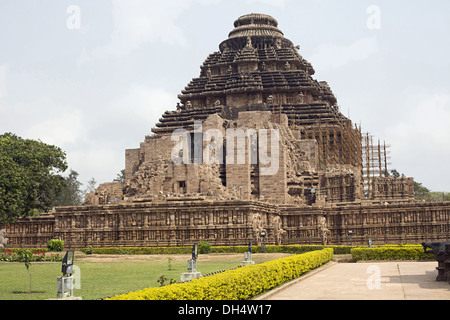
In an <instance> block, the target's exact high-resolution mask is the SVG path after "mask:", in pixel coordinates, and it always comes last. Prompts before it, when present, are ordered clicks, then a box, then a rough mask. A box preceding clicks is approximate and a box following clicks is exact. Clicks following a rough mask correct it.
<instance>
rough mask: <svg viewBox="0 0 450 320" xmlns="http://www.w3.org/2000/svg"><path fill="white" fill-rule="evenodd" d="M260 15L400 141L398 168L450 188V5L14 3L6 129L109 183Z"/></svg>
mask: <svg viewBox="0 0 450 320" xmlns="http://www.w3.org/2000/svg"><path fill="white" fill-rule="evenodd" d="M252 12H254V13H265V14H269V15H271V16H273V17H274V18H275V19H277V20H278V22H279V28H280V29H281V30H282V31H283V32H284V34H285V36H286V37H287V38H288V39H290V40H292V42H293V43H294V44H295V45H300V46H301V49H300V53H301V55H302V56H303V57H304V58H305V59H306V60H308V61H309V62H311V63H312V65H313V66H314V68H315V70H316V74H315V75H314V77H315V78H316V79H317V80H319V81H327V82H328V83H329V85H330V87H331V89H332V90H333V92H334V93H335V95H336V96H337V98H338V103H339V105H340V108H341V111H342V112H343V113H344V114H345V115H350V118H351V119H352V120H353V122H354V123H358V124H360V123H361V125H362V128H363V131H368V132H370V133H371V134H373V135H374V136H375V138H376V139H380V140H381V141H384V140H385V141H386V143H387V144H389V145H391V148H390V151H391V152H390V155H391V163H392V165H391V169H392V168H395V169H397V170H398V171H399V172H400V173H404V174H405V175H407V176H410V177H414V178H415V179H416V181H418V182H421V183H423V185H425V186H426V187H428V188H430V189H432V190H433V191H450V183H449V181H450V170H449V169H448V167H449V163H448V162H449V160H450V125H449V123H450V76H449V75H450V40H449V39H450V35H449V34H450V19H449V17H448V16H449V13H450V2H449V1H448V0H432V1H411V0H409V1H402V0H396V1H381V0H380V1H378V0H372V1H364V0H342V1H337V0H315V1H314V0H308V1H306V0H305V1H299V0H281V1H275V0H227V1H225V0H165V1H153V0H112V1H106V0H71V1H65V0H58V1H55V0H39V1H34V0H1V1H0V45H1V49H0V133H4V132H13V133H15V134H17V135H19V136H21V137H23V138H29V139H41V140H42V141H43V142H46V143H49V144H54V145H57V146H59V147H61V148H62V149H63V150H65V151H66V153H67V159H68V163H69V166H70V168H72V169H73V170H75V171H77V172H78V173H79V174H80V177H79V180H80V181H81V182H82V183H84V184H85V185H86V183H87V181H88V180H89V179H90V178H91V177H94V178H95V179H96V180H97V181H98V182H99V183H102V182H110V181H112V180H113V179H114V178H115V177H116V175H117V174H118V173H119V172H120V170H121V169H123V168H124V167H125V149H130V148H138V147H139V143H140V142H141V141H143V140H144V138H145V136H146V135H149V134H150V133H151V128H152V127H154V125H155V123H156V122H157V121H158V119H159V118H160V117H161V115H162V113H164V111H166V110H175V106H176V103H177V101H178V99H177V95H178V94H180V93H181V90H182V89H184V87H185V86H186V85H187V84H188V83H189V81H190V80H191V79H192V78H194V77H198V76H199V74H200V65H201V64H202V63H203V61H204V60H205V59H206V57H207V56H208V55H209V54H210V53H213V52H215V51H218V50H219V49H218V46H219V44H220V42H222V41H223V40H225V39H226V38H227V37H228V33H229V32H230V31H231V30H232V29H233V22H234V21H235V20H236V19H237V18H238V17H240V16H242V15H244V14H247V13H252Z"/></svg>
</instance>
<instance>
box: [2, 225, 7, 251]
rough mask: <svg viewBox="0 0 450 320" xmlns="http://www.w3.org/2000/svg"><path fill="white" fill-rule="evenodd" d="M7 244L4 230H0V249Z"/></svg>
mask: <svg viewBox="0 0 450 320" xmlns="http://www.w3.org/2000/svg"><path fill="white" fill-rule="evenodd" d="M7 244H8V238H7V237H6V230H5V229H2V230H0V248H5V247H6V245H7Z"/></svg>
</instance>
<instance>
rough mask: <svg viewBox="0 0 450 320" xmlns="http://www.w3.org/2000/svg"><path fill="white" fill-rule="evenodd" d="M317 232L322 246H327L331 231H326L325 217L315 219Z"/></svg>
mask: <svg viewBox="0 0 450 320" xmlns="http://www.w3.org/2000/svg"><path fill="white" fill-rule="evenodd" d="M317 230H318V234H319V237H320V238H321V239H322V244H323V245H327V244H328V238H329V236H330V234H331V231H330V230H329V229H328V223H327V218H326V217H325V216H319V217H317Z"/></svg>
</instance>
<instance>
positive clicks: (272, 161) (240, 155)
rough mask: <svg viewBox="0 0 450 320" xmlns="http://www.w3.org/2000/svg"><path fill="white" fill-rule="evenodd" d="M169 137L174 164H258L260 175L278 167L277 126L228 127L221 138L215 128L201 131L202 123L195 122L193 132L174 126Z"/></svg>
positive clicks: (278, 134) (219, 132)
mask: <svg viewBox="0 0 450 320" xmlns="http://www.w3.org/2000/svg"><path fill="white" fill-rule="evenodd" d="M224 138H225V140H226V142H224ZM171 139H172V141H174V142H176V145H175V146H174V148H173V149H172V153H171V158H172V162H173V163H174V164H209V165H212V164H224V163H225V164H227V165H233V164H246V163H250V164H252V165H256V164H259V165H260V175H264V176H267V175H275V174H276V173H277V172H278V169H279V163H280V162H279V157H280V133H279V130H278V129H259V130H256V129H246V130H244V129H242V128H236V129H231V128H229V129H227V130H226V131H225V137H224V135H223V133H222V131H220V130H219V129H208V130H205V131H203V125H202V122H201V121H195V122H194V132H193V133H190V132H189V131H188V130H185V129H177V130H175V131H174V132H173V133H172V136H171ZM205 144H206V145H205ZM204 146H205V147H204Z"/></svg>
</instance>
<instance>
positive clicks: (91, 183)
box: [84, 177, 97, 195]
mask: <svg viewBox="0 0 450 320" xmlns="http://www.w3.org/2000/svg"><path fill="white" fill-rule="evenodd" d="M95 189H97V180H95V178H94V177H92V178H91V179H90V180H89V181H88V183H87V186H86V189H85V190H84V194H85V195H86V194H88V193H90V192H91V191H94V190H95Z"/></svg>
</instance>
